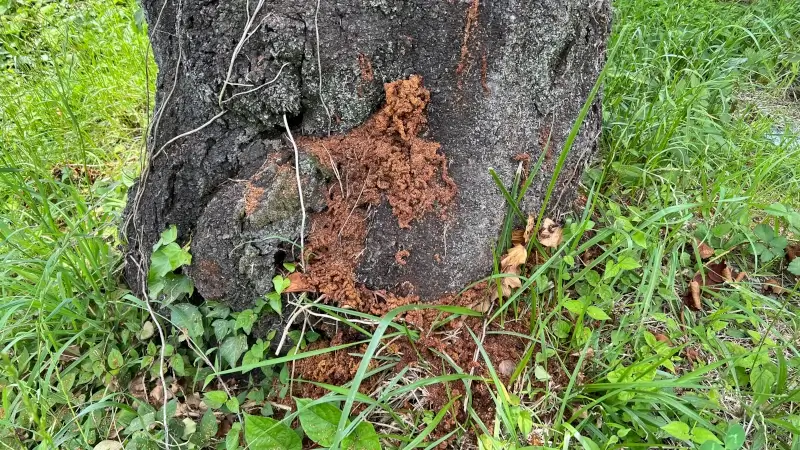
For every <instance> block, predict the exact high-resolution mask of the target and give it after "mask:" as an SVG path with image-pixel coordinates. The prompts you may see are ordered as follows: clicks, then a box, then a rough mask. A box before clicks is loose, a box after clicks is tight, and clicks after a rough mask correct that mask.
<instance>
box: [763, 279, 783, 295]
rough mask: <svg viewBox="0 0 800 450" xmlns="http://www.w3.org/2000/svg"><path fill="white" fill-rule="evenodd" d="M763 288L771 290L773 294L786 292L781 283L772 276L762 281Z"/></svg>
mask: <svg viewBox="0 0 800 450" xmlns="http://www.w3.org/2000/svg"><path fill="white" fill-rule="evenodd" d="M764 290H765V291H769V292H772V293H773V294H776V295H781V294H783V293H784V292H786V290H785V289H784V288H783V286H782V285H781V282H780V281H778V280H776V279H774V278H773V279H770V280H767V281H765V282H764Z"/></svg>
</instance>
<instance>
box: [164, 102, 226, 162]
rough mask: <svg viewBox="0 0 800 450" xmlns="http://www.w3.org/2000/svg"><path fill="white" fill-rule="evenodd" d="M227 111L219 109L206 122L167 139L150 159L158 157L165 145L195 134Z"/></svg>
mask: <svg viewBox="0 0 800 450" xmlns="http://www.w3.org/2000/svg"><path fill="white" fill-rule="evenodd" d="M227 112H228V111H227V110H222V111H221V112H220V113H218V114H217V115H216V116H214V117H212V118H210V119H208V122H206V123H204V124H202V125H200V126H199V127H197V128H195V129H193V130H189V131H187V132H185V133H181V134H179V135H177V136H175V137H174V138H172V139H170V140H168V141H167V142H165V143H164V145H162V146H161V148H159V149H158V151H157V152H156V153H155V154H154V155H153V157H152V158H151V159H152V160H155V159H156V158H158V156H159V155H160V154H161V153H163V152H164V149H165V148H167V146H168V145H169V144H172V143H173V142H175V141H177V140H178V139H181V138H185V137H186V136H190V135H192V134H195V133H197V132H198V131H200V130H202V129H203V128H205V127H207V126H209V125H211V124H212V123H214V121H215V120H217V119H219V118H220V117H222V116H224V115H225V113H227Z"/></svg>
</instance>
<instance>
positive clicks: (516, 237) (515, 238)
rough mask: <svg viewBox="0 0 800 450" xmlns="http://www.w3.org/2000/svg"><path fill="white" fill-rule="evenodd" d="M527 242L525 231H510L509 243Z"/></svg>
mask: <svg viewBox="0 0 800 450" xmlns="http://www.w3.org/2000/svg"><path fill="white" fill-rule="evenodd" d="M520 244H527V242H525V231H523V230H514V231H512V232H511V245H520Z"/></svg>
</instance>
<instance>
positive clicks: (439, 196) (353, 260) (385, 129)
mask: <svg viewBox="0 0 800 450" xmlns="http://www.w3.org/2000/svg"><path fill="white" fill-rule="evenodd" d="M384 89H385V91H386V102H385V104H384V106H383V107H382V108H381V110H380V111H378V112H377V113H376V114H375V115H374V116H372V117H371V118H370V119H369V120H368V121H367V122H366V123H365V124H364V125H362V126H360V127H358V128H356V129H354V130H353V131H351V132H350V133H348V134H346V135H342V136H331V137H327V138H322V139H311V138H307V139H303V140H301V141H300V145H301V146H302V147H303V148H304V149H305V150H306V151H308V152H310V153H311V154H313V155H314V156H315V157H316V158H317V160H318V161H320V163H321V164H322V165H324V166H327V167H328V169H329V170H330V171H331V172H332V173H334V174H335V176H336V180H334V181H333V182H332V183H331V185H330V186H329V189H328V194H327V199H326V201H327V209H326V210H325V211H324V212H322V213H319V214H315V215H313V216H312V218H311V223H312V225H311V232H310V234H309V237H308V245H307V247H306V250H307V255H306V256H307V258H308V261H309V270H308V272H307V277H308V282H309V284H310V285H312V286H314V287H315V288H316V289H317V291H318V292H320V293H321V294H324V295H325V296H326V298H327V300H328V301H330V302H333V303H337V304H339V305H340V306H345V307H350V308H356V309H358V310H361V311H367V312H371V313H374V314H382V313H385V312H386V311H388V310H389V309H391V307H392V306H396V305H398V304H404V303H407V302H408V301H412V300H416V299H412V298H408V299H399V298H397V297H394V296H392V295H390V294H382V295H378V294H376V293H373V292H371V291H369V290H367V289H365V288H363V287H361V286H359V285H358V284H357V283H356V281H355V275H354V270H355V268H356V265H357V263H358V258H359V256H360V255H361V253H362V251H363V250H364V240H365V238H366V234H367V229H366V221H367V216H366V210H365V208H366V207H368V206H370V205H378V204H379V203H380V202H381V201H383V199H384V198H385V199H386V200H387V201H388V202H389V205H390V206H391V207H392V211H393V213H394V215H395V216H396V217H397V221H398V224H399V225H400V226H401V227H404V228H408V227H410V226H411V223H412V221H414V220H416V219H420V218H421V217H422V216H423V215H425V214H427V213H439V214H441V215H442V216H444V215H445V213H446V207H447V205H449V204H450V203H451V202H452V200H453V198H454V197H455V195H456V187H455V183H453V180H452V179H451V178H450V177H449V176H448V174H447V161H446V159H445V157H444V155H443V154H441V153H440V152H439V144H438V143H436V142H432V141H428V140H425V139H423V138H420V137H419V134H420V133H421V132H422V131H423V128H424V127H425V124H426V120H427V119H426V116H425V107H426V106H427V104H428V102H429V100H430V93H429V92H428V90H427V89H425V88H424V87H423V86H422V78H421V77H419V76H412V77H411V78H410V79H408V80H402V81H396V82H393V83H388V84H386V85H385V86H384Z"/></svg>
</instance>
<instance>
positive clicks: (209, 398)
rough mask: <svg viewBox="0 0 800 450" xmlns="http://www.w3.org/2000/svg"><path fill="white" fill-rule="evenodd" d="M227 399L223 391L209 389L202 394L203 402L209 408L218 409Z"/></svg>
mask: <svg viewBox="0 0 800 450" xmlns="http://www.w3.org/2000/svg"><path fill="white" fill-rule="evenodd" d="M226 401H228V394H226V393H225V391H209V392H206V393H205V394H203V402H205V404H206V406H208V407H209V408H211V409H219V408H221V407H222V405H223V404H224V403H225V402H226Z"/></svg>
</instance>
